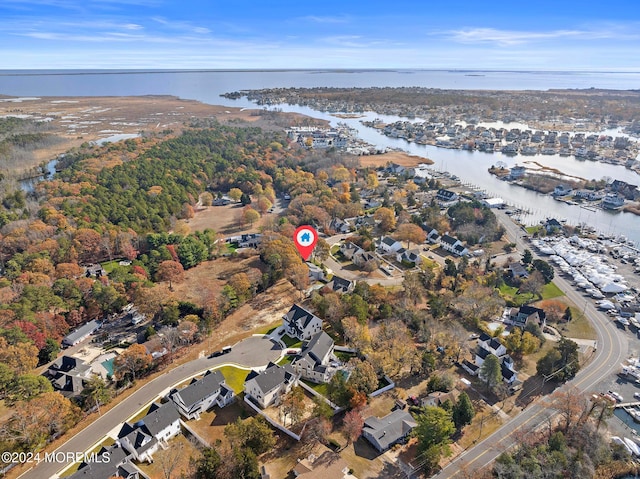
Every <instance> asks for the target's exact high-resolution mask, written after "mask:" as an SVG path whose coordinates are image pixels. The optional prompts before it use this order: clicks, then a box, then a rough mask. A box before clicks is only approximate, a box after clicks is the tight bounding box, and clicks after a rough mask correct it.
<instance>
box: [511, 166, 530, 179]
mask: <svg viewBox="0 0 640 479" xmlns="http://www.w3.org/2000/svg"><path fill="white" fill-rule="evenodd" d="M526 171H527V169H526V168H525V167H524V166H519V165H516V166H514V167H512V168H511V170H510V171H509V177H508V178H509V179H510V180H519V179H520V178H522V177H523V176H524V174H525V172H526Z"/></svg>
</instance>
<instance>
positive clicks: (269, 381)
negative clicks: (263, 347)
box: [244, 363, 298, 409]
mask: <svg viewBox="0 0 640 479" xmlns="http://www.w3.org/2000/svg"><path fill="white" fill-rule="evenodd" d="M297 384H298V374H296V372H295V371H294V370H293V368H292V367H291V364H285V365H284V366H278V365H277V364H275V363H269V364H268V365H267V368H266V369H265V370H264V371H261V372H258V371H255V370H253V371H251V372H250V373H249V375H248V376H247V379H246V380H245V381H244V393H245V395H246V396H248V397H249V398H250V399H252V400H253V402H254V403H256V404H257V405H258V406H260V407H261V408H262V409H265V408H267V407H269V406H271V405H272V404H275V405H277V404H279V403H280V398H281V397H282V396H284V395H285V394H287V393H288V392H289V391H291V389H292V388H293V387H294V386H296V385H297Z"/></svg>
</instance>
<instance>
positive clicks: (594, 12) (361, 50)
mask: <svg viewBox="0 0 640 479" xmlns="http://www.w3.org/2000/svg"><path fill="white" fill-rule="evenodd" d="M0 19H1V20H0V68H2V69H39V68H42V69H53V68H55V69H65V68H73V69H77V68H80V69H87V68H149V69H151V68H159V69H162V68H167V69H169V68H205V69H227V68H229V69H235V68H278V69H279V68H285V69H286V68H429V69H431V68H433V69H509V70H518V69H539V70H593V71H599V70H611V71H640V2H638V1H637V0H626V1H621V0H611V1H608V2H599V3H598V4H594V3H592V2H588V1H586V0H585V1H581V2H577V1H574V0H568V1H564V0H556V1H554V2H550V1H546V0H540V1H533V2H526V4H524V5H523V2H520V1H519V0H512V1H510V2H505V1H501V0H500V1H493V2H481V1H473V2H471V1H455V0H453V1H448V2H442V1H429V0H422V1H418V0H415V1H406V0H389V1H378V0H370V1H366V2H364V1H362V2H361V1H350V0H342V1H334V0H325V1H322V2H319V1H316V2H304V1H290V0H272V1H269V0H262V1H254V0H235V1H234V0H228V1H226V2H222V1H219V0H194V1H191V0H183V1H180V2H178V1H175V0H83V1H77V0H1V1H0Z"/></svg>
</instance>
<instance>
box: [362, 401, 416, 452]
mask: <svg viewBox="0 0 640 479" xmlns="http://www.w3.org/2000/svg"><path fill="white" fill-rule="evenodd" d="M416 426H417V423H416V422H415V421H414V419H413V416H411V414H409V413H408V412H406V411H403V410H401V409H396V410H395V411H393V412H391V413H389V414H387V415H386V416H384V417H382V418H377V417H375V416H371V417H368V418H367V419H365V421H364V427H363V428H362V435H363V436H364V437H365V439H367V441H369V442H370V443H371V444H372V445H373V447H375V448H376V449H377V450H378V451H379V452H383V451H386V450H387V449H389V448H390V447H391V446H393V445H394V444H398V443H400V442H402V441H404V440H405V439H406V438H407V437H408V436H409V434H410V433H411V431H412V430H413V428H414V427H416Z"/></svg>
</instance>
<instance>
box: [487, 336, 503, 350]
mask: <svg viewBox="0 0 640 479" xmlns="http://www.w3.org/2000/svg"><path fill="white" fill-rule="evenodd" d="M487 345H488V346H489V347H490V348H491V349H493V350H494V351H497V350H498V348H500V346H502V343H501V342H500V341H498V340H497V339H496V338H491V340H490V341H489V342H488V343H487Z"/></svg>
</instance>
